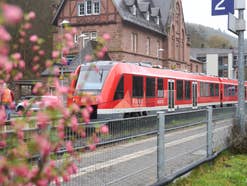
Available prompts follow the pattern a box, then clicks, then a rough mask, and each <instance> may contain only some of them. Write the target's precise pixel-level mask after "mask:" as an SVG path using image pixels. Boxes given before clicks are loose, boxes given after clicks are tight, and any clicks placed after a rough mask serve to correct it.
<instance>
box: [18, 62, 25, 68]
mask: <svg viewBox="0 0 247 186" xmlns="http://www.w3.org/2000/svg"><path fill="white" fill-rule="evenodd" d="M19 67H20V69H24V68H25V61H23V60H20V61H19Z"/></svg>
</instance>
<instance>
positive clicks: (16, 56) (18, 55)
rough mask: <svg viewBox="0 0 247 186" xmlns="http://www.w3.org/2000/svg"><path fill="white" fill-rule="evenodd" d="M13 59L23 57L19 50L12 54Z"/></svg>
mask: <svg viewBox="0 0 247 186" xmlns="http://www.w3.org/2000/svg"><path fill="white" fill-rule="evenodd" d="M11 56H12V58H13V59H15V60H20V59H21V54H20V53H19V52H16V53H14V54H12V55H11Z"/></svg>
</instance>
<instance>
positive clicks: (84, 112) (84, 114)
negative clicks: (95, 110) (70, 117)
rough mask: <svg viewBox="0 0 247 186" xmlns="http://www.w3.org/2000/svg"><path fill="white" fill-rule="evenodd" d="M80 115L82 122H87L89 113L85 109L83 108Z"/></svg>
mask: <svg viewBox="0 0 247 186" xmlns="http://www.w3.org/2000/svg"><path fill="white" fill-rule="evenodd" d="M81 115H82V117H83V120H84V122H85V123H88V122H89V117H90V114H89V112H88V111H87V109H83V110H82V113H81Z"/></svg>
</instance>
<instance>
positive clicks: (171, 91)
mask: <svg viewBox="0 0 247 186" xmlns="http://www.w3.org/2000/svg"><path fill="white" fill-rule="evenodd" d="M174 106H175V105H174V80H171V79H169V80H168V110H169V111H174V110H175V109H174Z"/></svg>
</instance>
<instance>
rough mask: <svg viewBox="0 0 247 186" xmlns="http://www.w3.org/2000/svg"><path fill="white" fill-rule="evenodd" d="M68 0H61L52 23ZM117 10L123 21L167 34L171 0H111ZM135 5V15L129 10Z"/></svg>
mask: <svg viewBox="0 0 247 186" xmlns="http://www.w3.org/2000/svg"><path fill="white" fill-rule="evenodd" d="M67 1H68V0H61V3H60V5H59V7H58V9H57V11H56V13H55V16H54V17H53V20H52V24H53V25H57V24H58V18H59V15H60V12H61V11H62V9H63V8H64V6H65V4H66V2H67ZM112 2H113V4H114V5H115V7H116V9H117V11H118V12H119V14H120V16H121V17H122V19H123V20H124V21H127V22H130V23H132V24H135V25H138V26H141V27H144V28H146V29H149V30H152V31H155V32H158V33H160V34H162V35H167V34H166V30H165V29H164V28H165V27H166V25H167V23H168V24H169V20H170V19H169V18H170V17H171V16H172V9H173V4H174V3H173V2H174V1H173V0H112ZM133 5H135V6H136V15H133V13H132V12H131V8H132V6H133ZM147 11H150V15H151V16H150V20H149V21H148V20H146V19H145V17H144V16H145V15H144V14H145V12H147ZM156 16H160V19H161V23H160V24H159V25H157V24H156V21H155V17H156Z"/></svg>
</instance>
